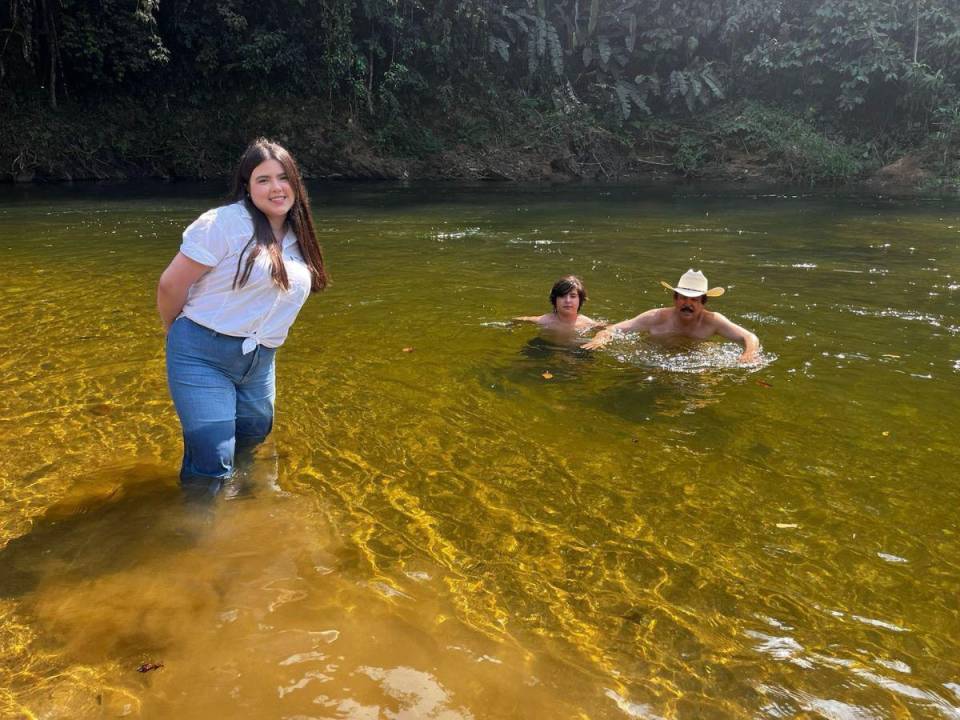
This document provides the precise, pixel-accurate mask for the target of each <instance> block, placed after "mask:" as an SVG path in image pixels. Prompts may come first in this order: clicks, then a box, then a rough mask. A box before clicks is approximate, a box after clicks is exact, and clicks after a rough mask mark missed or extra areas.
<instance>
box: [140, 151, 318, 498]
mask: <svg viewBox="0 0 960 720" xmlns="http://www.w3.org/2000/svg"><path fill="white" fill-rule="evenodd" d="M232 200H233V203H232V204H230V205H225V206H223V207H218V208H214V209H212V210H208V211H207V212H205V213H204V214H203V215H201V216H200V217H199V218H198V219H197V220H196V221H194V222H193V224H192V225H190V227H188V228H187V229H186V230H185V231H184V233H183V243H182V244H181V245H180V252H179V253H177V255H176V257H174V258H173V261H172V262H171V263H170V265H169V266H168V267H167V269H166V270H164V271H163V275H162V276H161V277H160V284H159V286H158V288H157V309H158V310H159V312H160V318H161V320H162V321H163V327H164V330H165V331H166V333H167V341H166V351H167V382H168V384H169V386H170V395H171V396H172V398H173V403H174V405H175V406H176V409H177V415H178V416H179V417H180V424H181V426H182V428H183V444H184V450H183V463H182V465H181V469H180V480H181V482H183V483H184V484H187V485H201V486H205V487H209V488H210V489H211V491H213V492H216V491H217V490H218V489H219V488H220V485H221V483H222V482H223V480H224V479H226V478H227V477H229V476H230V475H231V474H232V472H233V461H234V453H235V450H236V448H237V446H238V445H239V446H251V445H255V444H256V443H259V442H261V441H262V440H263V439H264V438H266V436H267V435H268V434H269V433H270V430H271V429H272V427H273V407H274V397H275V384H274V378H275V375H274V354H275V353H276V349H277V348H278V347H280V345H282V344H283V341H284V340H285V339H286V337H287V332H288V331H289V329H290V326H291V325H292V324H293V321H294V320H295V319H296V317H297V313H298V312H299V311H300V308H301V307H302V306H303V303H304V302H306V299H307V297H308V296H309V295H310V293H311V292H316V291H320V290H323V289H324V288H325V287H326V285H327V282H328V279H327V273H326V265H325V264H324V260H323V253H322V251H321V250H320V245H319V244H318V243H317V238H316V234H315V232H314V229H313V217H312V215H311V213H310V201H309V198H308V197H307V191H306V188H305V187H304V185H303V180H302V179H301V177H300V171H299V169H298V167H297V164H296V162H295V161H294V159H293V157H292V156H291V155H290V153H289V152H287V150H285V149H284V148H283V147H281V146H280V145H277V144H276V143H273V142H270V141H268V140H265V139H263V138H260V139H258V140H255V141H254V142H253V143H252V144H251V145H250V146H249V147H248V148H247V149H246V151H244V153H243V156H242V157H241V158H240V164H239V166H238V167H237V171H236V174H235V175H234V182H233V192H232Z"/></svg>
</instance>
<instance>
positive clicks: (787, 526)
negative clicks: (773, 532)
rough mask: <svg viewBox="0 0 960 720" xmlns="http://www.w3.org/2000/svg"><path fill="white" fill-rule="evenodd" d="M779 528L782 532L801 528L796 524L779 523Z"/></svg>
mask: <svg viewBox="0 0 960 720" xmlns="http://www.w3.org/2000/svg"><path fill="white" fill-rule="evenodd" d="M777 527H778V528H780V529H781V530H793V529H795V528H798V527H800V526H799V525H797V524H796V523H777Z"/></svg>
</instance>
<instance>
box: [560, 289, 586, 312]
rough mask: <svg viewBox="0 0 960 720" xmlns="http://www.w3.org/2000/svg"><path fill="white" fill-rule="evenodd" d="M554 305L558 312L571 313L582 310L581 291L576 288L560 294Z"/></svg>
mask: <svg viewBox="0 0 960 720" xmlns="http://www.w3.org/2000/svg"><path fill="white" fill-rule="evenodd" d="M554 307H555V308H556V310H557V312H558V313H561V314H569V313H571V312H573V313H577V312H579V310H580V293H579V292H577V289H576V288H573V289H571V290H570V292H568V293H566V294H565V295H558V296H557V299H556V301H555V304H554Z"/></svg>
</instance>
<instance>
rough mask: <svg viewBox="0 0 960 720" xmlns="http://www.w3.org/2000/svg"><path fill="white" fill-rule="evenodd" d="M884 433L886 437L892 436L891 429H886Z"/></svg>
mask: <svg viewBox="0 0 960 720" xmlns="http://www.w3.org/2000/svg"><path fill="white" fill-rule="evenodd" d="M882 434H883V436H884V437H890V431H889V430H884V431H883V433H882Z"/></svg>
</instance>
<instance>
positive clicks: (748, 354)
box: [714, 313, 760, 363]
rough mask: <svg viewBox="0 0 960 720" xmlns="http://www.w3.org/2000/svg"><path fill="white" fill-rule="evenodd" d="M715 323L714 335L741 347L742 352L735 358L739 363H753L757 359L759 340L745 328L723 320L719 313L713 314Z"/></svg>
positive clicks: (725, 319)
mask: <svg viewBox="0 0 960 720" xmlns="http://www.w3.org/2000/svg"><path fill="white" fill-rule="evenodd" d="M714 319H715V321H716V333H717V335H720V336H722V337H725V338H726V339H727V340H733V341H735V342H738V343H740V344H741V345H743V352H742V353H740V357H739V358H737V359H738V360H739V361H740V362H742V363H746V362H753V361H754V360H756V359H757V350H758V349H759V348H760V340H759V339H758V338H757V336H756V335H754V334H753V333H752V332H750V331H749V330H747V329H746V328H742V327H740V326H739V325H737V324H736V323H735V322H732V321H730V320H728V319H727V318H725V317H724V316H723V315H721V314H720V313H714Z"/></svg>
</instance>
